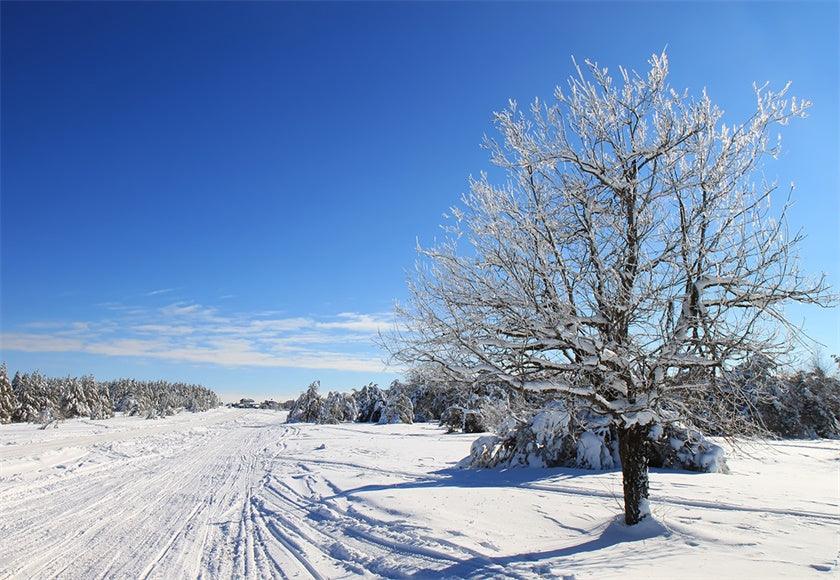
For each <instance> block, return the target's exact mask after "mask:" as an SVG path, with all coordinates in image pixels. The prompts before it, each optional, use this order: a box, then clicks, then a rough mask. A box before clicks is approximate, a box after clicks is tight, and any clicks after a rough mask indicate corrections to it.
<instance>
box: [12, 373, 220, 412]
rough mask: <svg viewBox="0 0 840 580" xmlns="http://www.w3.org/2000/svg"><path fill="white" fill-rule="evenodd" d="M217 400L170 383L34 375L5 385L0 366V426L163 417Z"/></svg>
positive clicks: (206, 392) (210, 394) (198, 408)
mask: <svg viewBox="0 0 840 580" xmlns="http://www.w3.org/2000/svg"><path fill="white" fill-rule="evenodd" d="M218 405H219V399H218V397H217V396H216V393H214V392H213V391H212V390H210V389H208V388H206V387H202V386H201V385H190V384H185V383H170V382H168V381H138V380H135V379H117V380H114V381H97V380H96V379H95V378H94V377H93V376H92V375H85V376H82V377H70V376H68V377H46V376H44V375H42V374H41V373H40V372H38V371H33V372H30V373H21V372H17V373H15V376H14V378H13V379H12V380H11V381H9V377H8V373H7V370H6V365H5V363H3V364H2V365H0V423H10V422H38V423H49V422H50V421H54V420H57V419H72V418H75V417H89V418H91V419H107V418H109V417H113V416H114V413H125V414H126V415H142V416H145V417H147V418H156V417H165V416H168V415H174V414H175V413H177V412H179V411H182V410H185V411H192V412H196V411H206V410H208V409H212V408H213V407H217V406H218Z"/></svg>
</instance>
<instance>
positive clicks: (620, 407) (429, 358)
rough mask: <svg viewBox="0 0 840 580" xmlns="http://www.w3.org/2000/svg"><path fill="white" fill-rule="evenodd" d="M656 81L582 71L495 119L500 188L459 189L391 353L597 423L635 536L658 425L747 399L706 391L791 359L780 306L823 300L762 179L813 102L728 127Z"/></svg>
mask: <svg viewBox="0 0 840 580" xmlns="http://www.w3.org/2000/svg"><path fill="white" fill-rule="evenodd" d="M667 76H668V58H667V56H666V55H665V54H664V53H663V54H661V55H654V56H653V57H652V58H651V60H650V70H649V71H648V72H647V73H646V74H641V75H640V74H636V73H635V72H631V71H627V70H625V69H620V78H619V79H618V82H616V81H615V80H614V79H613V78H612V77H611V76H610V75H609V73H608V71H607V70H606V69H604V68H601V67H599V66H597V65H596V64H594V63H590V62H588V61H587V63H586V67H577V74H576V75H575V76H573V77H572V78H570V79H569V83H568V84H569V90H568V91H564V90H563V89H560V88H558V89H557V91H556V95H555V96H556V101H555V102H553V103H550V104H549V103H543V102H542V101H539V100H537V101H535V102H534V104H533V105H532V106H531V107H530V110H529V114H527V115H526V114H525V113H523V112H522V111H520V110H519V108H518V107H517V105H516V103H515V102H511V103H510V106H509V108H508V109H506V110H504V111H502V112H499V113H496V114H495V115H494V118H495V122H496V125H497V127H498V129H499V132H500V134H501V139H499V140H493V139H487V141H486V143H485V144H486V146H487V148H488V149H489V150H490V152H491V160H492V163H493V164H494V165H496V166H498V167H500V168H501V169H502V170H503V171H505V172H507V176H508V179H507V180H506V181H505V183H504V184H503V185H501V186H498V187H497V186H495V185H493V184H492V183H491V182H490V180H489V177H488V176H487V175H482V176H481V177H480V178H479V179H477V180H471V182H470V193H468V194H467V195H465V196H464V199H463V205H462V206H461V207H457V208H453V210H452V212H451V216H452V218H453V220H452V223H451V224H450V225H449V226H448V227H447V231H448V238H447V239H446V240H445V241H444V242H443V243H442V244H440V245H438V246H436V247H432V248H422V249H421V250H420V253H421V260H422V261H423V263H421V264H419V265H418V268H417V270H416V274H415V275H414V276H413V277H412V279H411V280H410V282H409V294H410V302H409V304H408V305H406V306H401V307H399V308H398V316H399V318H401V321H402V324H401V325H400V326H399V328H400V329H401V330H400V331H397V332H395V335H394V336H393V337H392V340H391V343H390V346H391V350H392V353H393V355H394V356H395V357H396V358H397V359H398V360H401V361H404V362H408V363H410V364H416V363H434V364H437V365H439V366H440V367H441V368H443V369H445V370H446V371H447V372H448V373H449V374H451V375H452V376H453V377H455V378H462V379H463V380H468V381H469V380H472V378H474V377H475V376H477V375H478V374H479V373H484V374H488V373H489V374H492V375H493V376H494V377H495V378H496V380H498V381H499V382H501V383H504V384H507V385H509V386H510V387H511V388H512V389H523V390H536V391H546V392H549V393H553V394H554V396H555V398H557V399H563V398H569V397H573V398H575V399H577V400H578V401H579V402H583V403H585V404H586V405H588V406H589V408H590V409H591V410H592V411H593V412H595V413H597V414H599V415H601V416H604V417H608V418H609V420H610V422H611V425H612V426H613V427H614V428H615V429H616V431H617V433H618V438H619V451H620V459H621V466H622V474H623V481H624V507H625V510H624V517H625V521H626V523H627V524H629V525H632V524H636V523H638V522H639V521H640V520H641V519H642V518H644V517H645V516H646V515H647V497H648V463H647V457H648V454H647V453H646V449H647V446H648V443H649V438H648V431H649V430H650V428H651V426H652V425H654V424H655V423H656V422H658V421H660V420H663V421H664V420H669V419H670V418H671V417H677V418H680V419H682V420H684V421H685V422H687V423H692V422H693V421H692V419H693V417H692V411H691V408H690V407H689V406H687V405H686V404H685V403H686V399H687V397H688V396H689V394H690V393H695V394H696V393H698V392H706V393H708V394H710V395H712V396H714V397H726V398H728V400H730V401H731V402H732V404H733V405H735V404H738V403H740V402H741V401H742V400H743V393H739V392H738V391H737V389H735V388H733V389H718V388H717V385H719V383H720V381H721V380H722V378H723V377H722V375H723V373H724V372H725V369H727V368H731V367H732V366H734V365H736V364H738V362H740V361H743V360H746V359H748V358H749V357H751V356H753V355H756V354H767V355H770V356H772V355H774V354H776V353H779V352H780V351H783V350H785V349H786V348H788V347H789V345H790V344H791V341H790V338H789V337H788V336H784V335H783V334H782V333H780V332H778V330H779V328H780V326H779V324H778V323H779V322H780V321H782V327H781V328H787V329H789V330H790V331H791V332H793V333H795V332H796V329H795V328H793V327H792V325H785V324H784V312H783V310H782V306H783V305H784V304H785V303H787V302H800V303H814V304H823V305H827V304H829V303H832V302H833V300H832V298H831V297H830V296H829V295H828V292H827V286H826V284H825V282H824V277H822V278H818V279H816V280H811V279H809V278H806V277H804V276H803V275H801V274H800V273H799V270H798V269H797V265H796V254H797V252H796V247H797V245H798V243H799V241H800V239H801V237H800V236H799V235H796V234H793V235H789V234H788V232H787V231H786V223H787V220H786V215H787V206H783V207H779V208H776V207H774V206H772V205H771V204H770V198H771V195H772V194H773V192H774V191H775V190H776V188H777V186H776V184H774V183H770V184H768V183H765V182H763V181H762V180H761V179H760V177H761V171H762V164H763V162H764V160H766V159H768V158H773V157H775V156H776V154H777V153H778V151H779V147H778V143H777V141H776V140H772V141H771V139H770V137H769V133H770V131H771V130H772V129H773V128H774V127H777V126H781V125H785V124H787V123H788V122H789V121H790V120H791V119H793V118H797V117H803V116H805V112H806V111H807V109H808V107H809V105H810V104H809V103H808V102H807V101H800V100H797V99H795V98H791V97H789V96H788V95H787V92H788V87H787V86H785V87H784V88H783V89H782V90H781V91H778V92H774V91H772V90H769V89H767V88H766V86H757V87H756V88H755V99H756V101H755V102H756V110H755V112H754V113H753V114H752V115H751V116H750V117H749V118H748V119H746V120H745V121H744V122H742V123H738V124H734V125H733V124H730V123H726V124H724V123H723V122H722V117H723V112H722V111H721V110H720V109H719V108H718V107H716V106H715V105H714V104H712V102H711V99H710V98H709V97H708V95H707V94H706V93H705V92H703V93H702V94H701V95H700V96H699V97H697V98H693V97H691V96H690V95H689V94H688V92H683V91H676V90H672V88H671V86H670V85H669V84H668V82H667ZM756 176H757V177H758V179H756ZM756 181H757V183H756ZM462 245H466V246H468V248H467V249H466V251H462ZM687 373H688V374H690V375H691V377H692V379H691V380H690V381H685V380H683V378H684V376H685V375H686V374H687Z"/></svg>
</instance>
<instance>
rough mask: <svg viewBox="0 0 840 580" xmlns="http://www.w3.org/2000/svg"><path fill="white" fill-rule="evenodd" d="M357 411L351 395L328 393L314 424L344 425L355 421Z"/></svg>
mask: <svg viewBox="0 0 840 580" xmlns="http://www.w3.org/2000/svg"><path fill="white" fill-rule="evenodd" d="M357 413H358V410H357V409H356V401H355V400H354V399H353V396H352V395H348V394H345V393H337V392H334V391H333V392H330V393H328V394H327V397H326V398H325V399H324V401H323V403H322V404H321V410H320V411H319V413H318V417H317V418H316V420H315V422H316V423H332V424H335V423H344V422H347V421H355V420H356V415H357Z"/></svg>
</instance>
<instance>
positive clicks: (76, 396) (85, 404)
mask: <svg viewBox="0 0 840 580" xmlns="http://www.w3.org/2000/svg"><path fill="white" fill-rule="evenodd" d="M61 416H62V417H64V418H65V419H72V418H74V417H90V403H89V401H88V397H87V393H86V389H85V388H84V384H83V383H82V381H80V380H79V379H78V378H76V377H67V379H66V380H65V381H64V392H63V393H62V397H61Z"/></svg>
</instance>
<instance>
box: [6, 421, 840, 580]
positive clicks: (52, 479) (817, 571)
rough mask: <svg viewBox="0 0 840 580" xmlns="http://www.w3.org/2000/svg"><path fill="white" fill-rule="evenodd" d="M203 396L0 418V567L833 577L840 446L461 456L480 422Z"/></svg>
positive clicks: (74, 571)
mask: <svg viewBox="0 0 840 580" xmlns="http://www.w3.org/2000/svg"><path fill="white" fill-rule="evenodd" d="M284 419H285V414H284V413H279V412H274V411H261V410H244V409H216V410H213V411H209V412H205V413H195V414H193V413H182V414H179V415H176V416H174V417H169V418H166V419H162V420H157V421H151V420H143V419H139V418H136V417H117V418H115V419H110V420H105V421H90V420H84V419H76V420H71V421H66V422H64V423H63V424H62V425H61V426H60V427H59V428H58V429H48V430H45V431H41V430H38V429H37V426H35V425H28V424H14V425H3V426H2V427H0V513H2V514H3V517H2V518H0V554H2V557H1V558H0V577H2V578H52V577H63V578H167V579H168V578H182V577H185V578H196V577H200V578H230V577H244V578H275V577H276V578H284V577H287V578H293V577H298V578H307V577H314V578H342V577H357V576H366V577H377V576H385V577H405V576H415V577H440V576H444V577H499V576H505V577H522V578H530V577H537V576H546V575H554V576H559V577H562V576H564V575H566V576H567V575H574V577H575V578H578V579H580V578H611V577H623V578H627V577H645V578H651V577H653V578H673V577H675V576H679V577H681V578H712V577H722V578H736V577H737V578H742V579H743V578H769V577H797V578H798V577H809V576H810V577H816V578H829V577H836V574H837V557H838V546H839V545H840V544H839V543H838V542H840V498H838V495H840V490H838V485H840V442H836V441H825V440H822V441H784V442H776V443H772V444H770V445H756V444H752V445H745V446H743V447H742V448H741V449H740V450H738V451H736V452H734V454H733V452H730V454H731V455H730V459H729V466H730V469H731V473H730V474H728V475H724V474H698V473H689V472H663V471H655V472H654V473H652V474H651V507H652V511H653V516H654V518H655V521H648V522H645V523H643V524H641V525H640V526H637V527H636V528H632V529H628V528H626V527H625V526H624V525H623V524H621V523H620V521H619V519H617V516H619V514H620V512H621V480H620V474H619V473H618V472H614V471H610V472H588V471H582V470H573V469H552V470H547V469H545V470H544V469H508V470H461V469H455V468H454V465H455V464H456V463H457V462H458V461H459V460H461V459H462V458H464V457H465V456H466V455H467V454H468V453H469V448H470V444H471V443H472V441H473V440H474V439H475V438H476V436H475V435H447V434H445V433H444V432H443V430H442V429H440V428H438V427H437V426H434V425H431V424H415V425H399V424H397V425H371V424H340V425H312V424H290V425H287V424H284V423H283V420H284Z"/></svg>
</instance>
